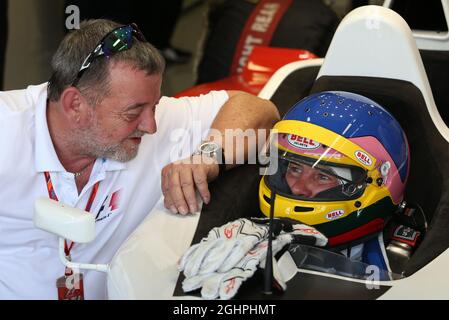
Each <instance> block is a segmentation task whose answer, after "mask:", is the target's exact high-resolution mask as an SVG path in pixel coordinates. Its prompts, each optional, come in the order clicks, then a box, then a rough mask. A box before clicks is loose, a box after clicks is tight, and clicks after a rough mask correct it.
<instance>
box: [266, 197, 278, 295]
mask: <svg viewBox="0 0 449 320" xmlns="http://www.w3.org/2000/svg"><path fill="white" fill-rule="evenodd" d="M275 199H276V192H275V191H272V192H271V199H270V221H269V224H268V247H267V255H266V259H265V274H264V276H265V283H264V292H263V293H264V294H266V295H271V294H273V220H274V203H275Z"/></svg>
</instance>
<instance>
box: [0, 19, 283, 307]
mask: <svg viewBox="0 0 449 320" xmlns="http://www.w3.org/2000/svg"><path fill="white" fill-rule="evenodd" d="M52 67H53V75H52V78H51V80H50V82H49V83H48V84H47V83H45V84H42V85H39V86H30V87H28V88H27V89H25V90H19V91H9V92H0V132H1V134H0V150H1V154H2V156H1V157H0V203H1V204H2V205H1V207H0V299H58V294H61V290H62V292H64V289H65V288H61V287H59V288H57V285H56V281H57V279H58V278H60V277H61V276H64V272H65V270H64V267H63V265H62V264H61V262H60V261H59V258H58V240H57V237H56V236H55V235H52V234H49V233H46V232H44V231H42V230H39V229H36V228H35V227H34V224H33V213H34V209H33V206H34V202H35V200H36V199H37V198H39V197H43V196H46V197H50V198H52V199H54V200H58V201H61V202H63V203H65V204H67V205H70V206H74V207H77V208H81V209H83V210H86V211H89V212H90V214H93V215H95V217H96V232H97V236H96V239H95V240H94V241H93V242H92V243H89V244H86V245H81V244H73V246H72V244H70V243H66V255H68V256H71V258H72V260H74V261H79V262H85V263H109V262H110V260H111V258H112V256H113V255H114V253H115V252H116V250H117V249H118V248H119V246H120V245H121V244H122V242H123V241H124V240H125V239H126V238H127V237H128V236H129V234H130V233H131V232H132V231H133V230H134V229H135V228H136V226H137V225H139V223H140V222H141V221H142V220H143V219H144V218H145V216H146V215H147V214H148V213H149V212H150V211H151V209H152V208H153V206H154V205H155V204H156V203H157V202H158V200H159V199H160V198H161V196H162V190H161V185H162V188H163V192H164V195H165V205H166V207H167V208H168V209H169V210H171V211H172V212H173V213H181V214H186V213H188V212H192V211H195V210H197V209H198V204H197V203H196V200H195V192H196V191H199V193H200V194H201V197H202V198H203V200H204V201H205V202H206V203H207V202H208V201H209V199H210V195H209V191H208V188H207V183H208V182H210V181H212V180H214V179H215V178H216V177H217V176H218V175H219V173H220V172H221V171H220V170H221V169H223V166H220V165H219V164H218V162H220V160H221V159H215V158H214V157H216V154H215V153H214V154H212V155H211V158H212V161H209V162H207V163H204V162H200V163H198V164H188V163H181V164H176V165H173V164H170V163H173V162H175V161H176V160H181V159H185V158H187V159H193V158H195V157H199V156H198V155H195V156H190V155H191V154H193V153H194V152H195V150H196V149H197V147H198V146H199V145H200V144H201V142H202V141H203V142H204V141H206V144H207V141H208V140H210V139H211V138H210V131H209V130H210V129H216V132H224V130H225V129H241V130H243V131H244V130H246V129H249V128H254V129H268V128H271V126H272V125H273V124H274V123H275V122H276V121H277V120H278V116H279V115H278V113H277V110H276V108H275V107H274V105H273V104H272V103H271V102H269V101H265V100H262V99H259V98H257V97H254V96H251V95H248V94H244V93H241V92H226V91H216V92H210V93H209V94H207V95H202V96H200V97H191V98H180V99H175V98H167V97H163V98H160V87H161V79H162V73H163V70H164V62H163V60H162V58H161V57H160V55H159V54H158V52H157V50H155V49H154V48H153V47H152V46H151V45H150V44H149V43H148V42H146V41H145V39H144V38H143V37H142V36H141V34H140V32H139V31H138V29H137V27H136V26H135V25H128V26H120V25H118V24H116V23H113V22H112V21H108V20H92V21H88V22H86V23H83V24H82V25H81V29H80V30H77V31H74V32H73V33H71V34H69V35H67V36H66V37H65V38H64V40H63V41H62V43H61V45H60V47H59V49H58V51H57V52H56V54H55V56H54V57H53V61H52ZM180 133H181V134H180ZM198 133H199V134H198ZM146 134H147V135H146ZM217 141H218V140H217ZM223 143H224V140H223ZM215 144H217V143H216V142H215ZM211 145H212V146H213V144H211ZM219 149H220V150H221V151H222V152H224V151H223V150H226V145H225V144H223V145H219ZM245 153H246V151H245ZM225 155H226V157H228V158H227V159H226V162H233V161H232V160H233V159H232V157H234V156H237V155H234V152H232V151H231V152H229V151H227V152H226V153H225ZM229 158H231V159H229ZM231 166H232V165H230V166H228V169H229V167H231ZM162 169H163V174H162V175H161V171H162ZM69 271H70V270H69ZM155 276H157V275H155ZM105 281H106V276H105V275H104V274H101V273H99V272H95V271H87V272H84V292H83V293H82V294H83V295H84V298H86V299H104V298H106V292H105ZM65 293H67V292H65ZM59 298H60V299H64V298H70V297H67V296H65V297H64V294H63V296H62V297H61V296H59ZM71 298H76V299H79V298H80V296H75V297H71Z"/></svg>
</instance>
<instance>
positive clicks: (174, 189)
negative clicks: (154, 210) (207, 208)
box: [161, 155, 219, 215]
mask: <svg viewBox="0 0 449 320" xmlns="http://www.w3.org/2000/svg"><path fill="white" fill-rule="evenodd" d="M218 171H219V168H218V163H217V160H216V159H214V158H211V157H207V156H204V155H193V156H191V157H189V158H187V159H184V160H180V161H177V162H174V163H171V164H169V165H167V166H165V167H164V168H163V169H162V176H161V188H162V193H163V194H164V206H165V208H167V209H169V210H170V211H171V212H172V213H175V214H176V213H180V214H183V215H185V214H188V213H189V212H190V213H194V212H197V211H198V203H197V199H196V191H197V190H198V192H199V194H200V196H201V198H202V199H203V201H204V203H206V204H208V203H209V201H210V192H209V185H208V184H209V182H211V181H213V180H214V179H215V178H217V176H218Z"/></svg>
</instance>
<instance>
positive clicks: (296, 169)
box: [288, 165, 303, 175]
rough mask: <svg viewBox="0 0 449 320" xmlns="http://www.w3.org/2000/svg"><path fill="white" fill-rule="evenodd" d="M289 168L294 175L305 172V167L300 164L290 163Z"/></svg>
mask: <svg viewBox="0 0 449 320" xmlns="http://www.w3.org/2000/svg"><path fill="white" fill-rule="evenodd" d="M288 170H289V172H290V173H291V174H293V175H300V174H301V173H302V172H303V168H302V167H301V166H298V165H290V167H289V168H288Z"/></svg>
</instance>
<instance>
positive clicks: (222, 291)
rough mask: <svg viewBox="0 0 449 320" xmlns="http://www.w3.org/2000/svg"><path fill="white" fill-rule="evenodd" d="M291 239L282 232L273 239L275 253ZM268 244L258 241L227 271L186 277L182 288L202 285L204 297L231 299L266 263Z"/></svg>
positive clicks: (265, 241) (281, 281)
mask: <svg viewBox="0 0 449 320" xmlns="http://www.w3.org/2000/svg"><path fill="white" fill-rule="evenodd" d="M291 240H292V236H291V235H290V234H282V235H280V236H279V237H277V238H276V239H275V240H273V242H272V246H273V255H275V254H276V253H278V252H279V251H280V250H281V249H282V248H283V247H284V246H285V245H286V244H288V243H290V242H291ZM267 246H268V240H264V241H262V242H260V243H258V244H257V245H256V246H255V247H254V248H253V249H252V250H250V251H248V252H247V254H246V255H245V256H244V257H243V258H242V259H241V260H240V261H239V262H238V263H237V264H236V265H235V266H234V267H233V268H231V269H230V270H229V271H227V272H212V273H209V274H202V275H197V276H194V277H190V278H186V279H185V280H184V281H183V283H182V289H183V290H184V292H189V291H193V290H196V289H199V288H201V287H202V290H201V296H202V297H203V298H204V299H216V298H220V299H222V300H228V299H231V298H232V297H233V296H234V295H235V294H236V293H237V291H238V289H239V288H240V286H241V285H242V283H243V281H245V280H246V279H248V278H250V277H252V276H253V274H254V273H255V272H256V270H257V267H258V265H259V264H261V263H262V264H263V265H265V259H266V252H267ZM276 280H277V281H278V282H279V283H284V281H283V280H282V279H276ZM284 289H285V288H284Z"/></svg>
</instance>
